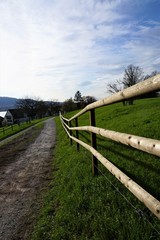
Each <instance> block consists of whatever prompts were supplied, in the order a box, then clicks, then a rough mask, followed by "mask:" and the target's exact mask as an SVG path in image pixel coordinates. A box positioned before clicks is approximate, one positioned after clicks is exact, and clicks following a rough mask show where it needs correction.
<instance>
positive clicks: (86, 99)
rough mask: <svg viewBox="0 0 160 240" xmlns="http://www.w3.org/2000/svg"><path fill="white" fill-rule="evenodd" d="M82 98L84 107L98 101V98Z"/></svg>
mask: <svg viewBox="0 0 160 240" xmlns="http://www.w3.org/2000/svg"><path fill="white" fill-rule="evenodd" d="M82 98H83V107H85V106H87V105H88V104H90V103H93V102H96V101H97V100H96V98H95V97H93V96H83V97H82Z"/></svg>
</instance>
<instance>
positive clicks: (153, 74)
mask: <svg viewBox="0 0 160 240" xmlns="http://www.w3.org/2000/svg"><path fill="white" fill-rule="evenodd" d="M159 73H160V72H158V71H156V70H155V71H153V72H151V73H150V74H147V75H145V77H144V80H146V79H148V78H151V77H154V76H156V75H157V74H159ZM158 96H159V93H158V92H157V91H153V92H150V93H146V94H143V96H141V97H140V98H154V97H158Z"/></svg>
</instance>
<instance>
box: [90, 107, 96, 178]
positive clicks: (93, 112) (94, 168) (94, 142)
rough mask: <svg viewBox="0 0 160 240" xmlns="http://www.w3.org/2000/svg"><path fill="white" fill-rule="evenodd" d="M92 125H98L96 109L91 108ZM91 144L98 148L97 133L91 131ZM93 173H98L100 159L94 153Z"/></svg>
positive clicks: (94, 174)
mask: <svg viewBox="0 0 160 240" xmlns="http://www.w3.org/2000/svg"><path fill="white" fill-rule="evenodd" d="M90 125H91V126H93V127H95V126H96V120H95V110H94V109H92V110H90ZM91 146H92V147H93V148H94V149H96V150H97V140H96V134H95V133H91ZM92 173H93V176H96V175H98V160H97V158H96V157H95V156H94V155H92Z"/></svg>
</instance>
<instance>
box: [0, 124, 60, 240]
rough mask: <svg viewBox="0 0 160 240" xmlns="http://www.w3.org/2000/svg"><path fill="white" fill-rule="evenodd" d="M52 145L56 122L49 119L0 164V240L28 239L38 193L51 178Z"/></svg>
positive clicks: (36, 206) (36, 205) (36, 207)
mask: <svg viewBox="0 0 160 240" xmlns="http://www.w3.org/2000/svg"><path fill="white" fill-rule="evenodd" d="M32 131H34V129H33V130H31V132H32ZM29 135H30V134H29ZM23 138H24V139H23V141H26V137H25V135H24V137H23ZM14 142H15V143H16V141H15V140H14ZM14 142H13V143H12V148H13V149H14ZM21 143H22V140H21ZM54 144H55V124H54V121H53V119H49V120H48V121H46V123H45V126H44V128H43V130H42V131H41V133H40V134H39V136H38V137H37V138H36V140H35V141H34V142H33V143H32V144H30V145H29V144H28V146H27V147H26V149H24V148H22V149H20V152H19V153H18V154H17V152H16V153H15V155H11V156H9V157H8V159H7V161H5V162H4V161H3V164H0V240H13V239H14V240H18V239H28V236H29V233H30V231H31V226H32V225H33V215H34V212H35V211H37V209H38V203H37V202H38V200H37V199H38V198H39V197H38V196H39V195H40V194H41V192H43V190H44V188H45V187H46V186H47V184H48V183H49V180H50V169H51V161H52V158H53V147H54ZM0 151H1V149H0ZM3 151H4V150H3ZM13 152H14V151H13ZM13 152H12V153H13ZM0 155H1V154H0ZM0 157H1V156H0Z"/></svg>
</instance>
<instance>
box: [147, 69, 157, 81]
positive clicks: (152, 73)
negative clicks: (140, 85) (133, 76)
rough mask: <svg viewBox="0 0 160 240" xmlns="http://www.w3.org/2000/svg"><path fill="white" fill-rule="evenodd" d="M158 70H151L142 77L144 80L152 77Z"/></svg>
mask: <svg viewBox="0 0 160 240" xmlns="http://www.w3.org/2000/svg"><path fill="white" fill-rule="evenodd" d="M159 73H160V72H158V71H156V70H155V71H153V72H151V74H147V75H145V77H144V80H146V79H148V78H150V77H154V76H156V75H157V74H159Z"/></svg>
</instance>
